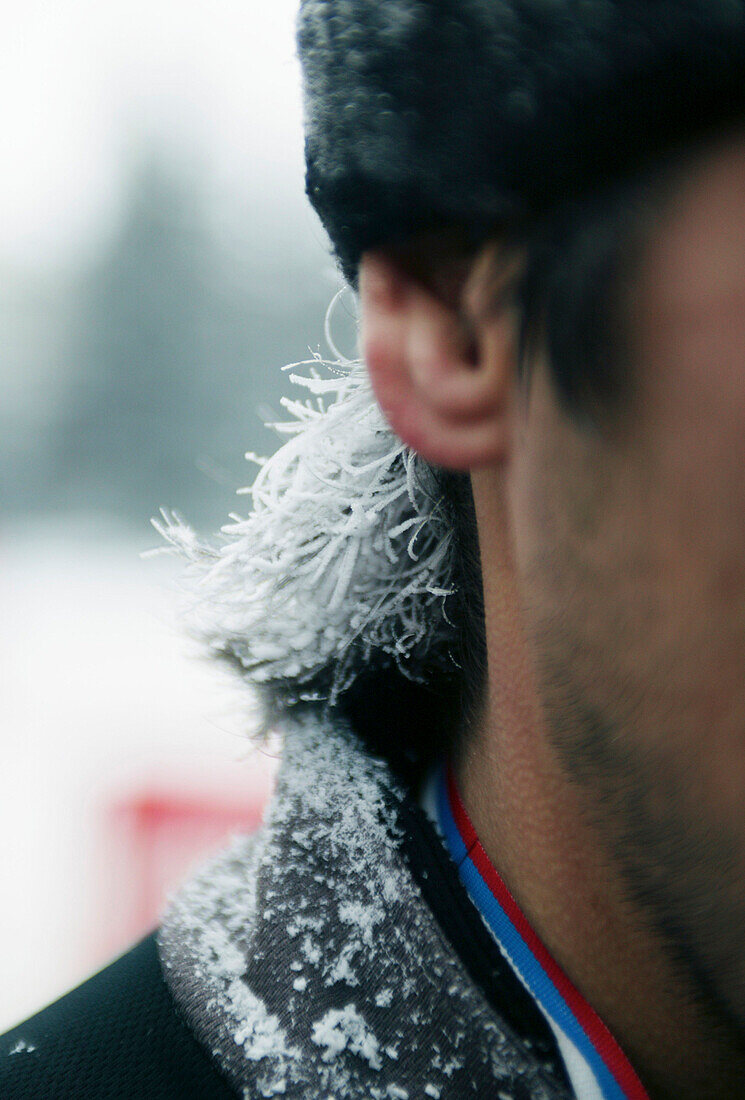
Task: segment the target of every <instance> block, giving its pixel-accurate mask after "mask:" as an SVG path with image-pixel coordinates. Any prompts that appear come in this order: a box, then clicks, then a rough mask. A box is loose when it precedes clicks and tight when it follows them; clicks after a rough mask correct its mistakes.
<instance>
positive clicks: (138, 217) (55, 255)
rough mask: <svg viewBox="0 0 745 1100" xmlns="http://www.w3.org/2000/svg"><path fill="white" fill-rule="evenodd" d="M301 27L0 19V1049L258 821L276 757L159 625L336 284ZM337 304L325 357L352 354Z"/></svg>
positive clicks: (114, 13) (92, 6)
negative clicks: (307, 140) (176, 534)
mask: <svg viewBox="0 0 745 1100" xmlns="http://www.w3.org/2000/svg"><path fill="white" fill-rule="evenodd" d="M295 8H296V0H272V3H259V2H258V0H241V2H240V3H236V2H233V0H212V2H211V3H209V4H205V3H203V2H198V0H179V2H178V3H176V2H175V0H126V3H125V2H124V0H108V2H107V3H106V4H101V3H100V2H98V0H96V2H93V0H55V3H54V4H52V3H50V2H49V0H26V2H25V3H24V4H23V5H20V4H19V3H18V2H17V0H14V2H13V3H10V2H8V0H0V20H1V23H2V27H1V33H0V43H1V45H0V97H1V99H2V102H3V105H4V110H3V124H2V127H0V163H2V165H3V168H2V172H0V275H1V278H0V357H1V359H0V364H1V368H0V369H1V377H2V392H1V395H0V600H1V602H0V607H1V608H2V615H3V629H2V631H0V728H1V733H2V749H3V751H2V768H0V825H1V827H2V838H3V840H2V846H1V847H0V853H1V855H0V875H1V876H2V900H3V904H2V906H0V976H1V979H2V980H0V1030H4V1029H5V1028H7V1027H9V1026H11V1025H12V1024H14V1023H16V1022H17V1021H19V1020H20V1019H22V1018H24V1017H25V1016H27V1015H29V1014H30V1013H31V1012H33V1011H35V1010H36V1009H37V1008H39V1007H41V1005H42V1004H44V1003H45V1002H47V1001H49V1000H51V999H53V998H54V997H56V996H58V995H60V994H61V993H63V992H64V991H65V990H66V989H68V988H69V987H71V986H72V985H74V984H77V982H79V981H80V980H81V979H82V978H84V977H85V976H87V975H88V974H89V973H91V972H92V971H93V970H94V969H96V968H97V967H99V966H100V965H102V964H103V963H105V962H106V961H107V960H108V959H110V958H112V957H113V956H114V955H115V954H117V953H118V952H120V951H121V950H124V949H125V948H126V947H127V946H128V945H129V944H130V943H132V942H134V940H135V939H136V938H138V936H139V935H141V934H143V933H144V932H146V931H147V930H148V929H149V928H150V927H152V926H153V925H154V924H155V922H156V920H157V914H158V912H159V911H160V909H161V908H162V905H163V902H164V900H165V898H166V897H167V894H168V892H169V890H171V889H173V888H174V886H175V885H176V884H177V883H178V882H179V881H180V880H181V879H182V878H183V877H184V875H185V874H186V873H188V871H189V870H190V869H191V868H192V867H193V866H194V864H195V863H198V862H199V861H200V860H201V859H203V858H204V857H205V855H206V854H207V853H208V852H210V851H211V850H212V849H214V848H215V846H220V844H221V843H223V842H224V841H225V839H226V837H227V836H228V835H229V834H230V833H231V832H234V831H238V830H245V829H251V828H254V827H256V825H257V824H258V822H259V821H260V817H261V812H262V809H263V806H264V804H265V801H266V798H267V795H268V793H269V791H270V788H271V783H272V776H273V774H274V770H275V766H276V751H275V749H274V748H273V747H272V746H271V745H270V746H268V747H267V748H265V749H263V750H261V751H256V750H252V749H251V747H250V745H249V742H248V740H247V736H246V734H247V731H248V730H249V729H250V725H251V701H250V699H249V698H248V697H247V696H246V695H245V694H244V692H243V691H242V690H239V689H238V687H237V686H236V685H235V684H233V683H232V682H230V681H228V680H226V679H225V678H224V675H223V674H221V673H219V672H218V671H217V670H216V669H213V668H212V667H210V666H209V664H208V663H207V662H205V661H202V660H200V659H199V657H198V655H196V654H195V651H194V648H193V646H190V644H189V643H188V641H187V640H186V639H185V637H184V636H183V632H182V631H181V630H180V628H179V625H178V621H177V618H176V605H177V597H176V594H175V588H176V584H177V580H178V576H179V573H180V571H181V565H180V563H179V562H178V561H177V560H176V559H173V558H172V557H169V556H162V555H159V556H155V557H145V558H143V557H142V554H143V552H144V551H147V550H149V549H151V548H153V547H157V546H158V545H159V536H158V535H157V534H156V532H155V531H154V530H153V528H152V527H151V525H150V517H152V516H156V515H157V514H158V511H159V509H160V508H162V507H165V508H168V509H176V510H177V511H178V512H180V513H182V514H183V515H184V516H185V517H186V518H187V519H188V520H189V521H190V522H191V523H193V524H194V525H195V526H196V527H197V528H198V529H199V530H200V531H201V532H202V533H207V534H209V533H212V532H215V531H217V529H218V528H219V527H220V526H221V525H222V524H223V523H225V522H227V520H228V514H229V513H230V512H232V511H238V512H241V513H242V512H244V511H245V507H246V501H245V498H237V497H236V496H235V492H236V490H237V489H238V488H239V487H241V486H243V485H245V484H247V483H250V481H251V480H252V479H253V476H254V474H255V467H254V466H253V465H251V464H249V463H247V462H246V461H245V460H244V458H243V455H244V453H245V452H246V451H254V452H257V453H259V454H266V453H269V452H271V451H272V450H273V449H275V448H276V446H277V445H278V443H279V439H278V437H277V435H276V434H275V433H273V432H272V431H271V430H270V429H268V428H266V427H265V426H264V421H272V420H273V419H274V420H281V419H284V416H283V413H282V409H281V406H280V398H281V397H282V395H283V394H289V393H290V391H291V386H290V383H289V381H288V378H287V375H286V373H283V372H282V369H281V368H282V367H283V365H285V364H287V363H290V362H294V361H297V360H303V359H306V358H308V356H309V355H310V354H311V353H313V352H316V351H319V350H320V351H321V353H322V354H326V353H327V351H328V349H327V348H326V347H325V343H324V320H325V316H326V311H327V308H328V306H329V303H330V301H331V300H332V298H333V297H334V295H335V293H336V292H337V291H338V290H339V288H340V286H341V283H340V279H339V276H338V275H337V273H336V270H335V267H334V264H333V262H332V260H331V259H330V257H329V254H328V248H327V243H326V240H325V237H324V234H323V231H322V229H321V227H320V225H319V223H318V222H317V221H316V219H315V216H314V215H313V213H312V211H311V208H310V206H309V205H308V203H307V200H306V199H305V196H304V192H303V157H302V110H301V96H300V87H299V71H298V66H297V62H296V59H295V46H294V19H295ZM353 306H354V303H353V301H352V299H351V296H350V297H349V298H342V299H341V301H340V304H339V306H338V307H337V309H336V310H335V316H334V326H335V327H334V335H335V338H336V340H337V342H338V343H339V345H340V346H341V347H342V349H343V350H344V351H346V352H347V353H351V352H352V351H353V346H354V322H353V316H352V314H353Z"/></svg>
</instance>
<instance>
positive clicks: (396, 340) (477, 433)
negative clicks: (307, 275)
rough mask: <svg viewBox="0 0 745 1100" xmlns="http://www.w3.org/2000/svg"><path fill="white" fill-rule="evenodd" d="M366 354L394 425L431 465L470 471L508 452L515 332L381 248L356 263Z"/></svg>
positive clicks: (375, 385)
mask: <svg viewBox="0 0 745 1100" xmlns="http://www.w3.org/2000/svg"><path fill="white" fill-rule="evenodd" d="M360 306H361V318H362V331H361V339H362V351H363V355H364V358H365V362H366V364H367V368H368V371H369V374H370V380H371V383H372V386H373V389H374V391H375V395H376V397H377V399H378V402H379V403H380V406H381V408H382V410H383V413H384V415H385V416H386V419H387V420H388V422H389V424H390V425H391V428H392V429H393V431H394V432H395V433H396V434H397V435H398V436H399V438H400V439H402V440H403V442H404V443H406V444H407V445H408V446H409V447H411V448H412V449H413V450H415V451H417V452H418V453H419V454H421V455H422V457H423V458H425V459H426V460H427V461H428V462H431V463H433V464H435V465H438V466H445V467H448V468H450V469H455V470H471V469H477V468H479V467H484V466H489V465H493V464H495V463H500V462H503V461H504V459H505V457H506V455H507V452H508V449H509V414H510V408H511V400H510V398H511V387H512V385H513V382H514V377H513V375H514V371H513V370H512V351H511V347H512V339H511V334H510V332H509V331H508V321H507V319H500V318H492V319H490V321H489V323H488V324H481V323H480V322H479V320H478V318H472V317H470V316H467V315H465V314H464V313H462V312H460V311H459V310H457V309H455V308H453V306H452V305H451V304H449V303H446V302H444V301H442V300H441V299H440V298H438V297H437V296H436V295H435V294H434V293H433V292H432V291H430V290H428V289H427V288H426V287H424V286H423V285H422V283H421V282H419V281H416V280H414V279H413V278H411V277H410V276H408V275H407V274H406V272H405V271H403V270H402V268H400V267H399V266H397V265H396V264H395V263H394V262H393V261H391V260H389V259H388V258H387V257H385V256H383V255H381V254H380V253H366V254H365V256H364V257H363V259H362V264H361V267H360Z"/></svg>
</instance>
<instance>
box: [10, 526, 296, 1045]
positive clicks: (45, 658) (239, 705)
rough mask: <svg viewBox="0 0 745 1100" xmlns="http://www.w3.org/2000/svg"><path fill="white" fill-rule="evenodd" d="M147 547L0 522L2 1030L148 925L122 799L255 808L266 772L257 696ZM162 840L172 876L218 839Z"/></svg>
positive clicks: (74, 530) (269, 766)
mask: <svg viewBox="0 0 745 1100" xmlns="http://www.w3.org/2000/svg"><path fill="white" fill-rule="evenodd" d="M157 542H158V539H157V536H156V535H155V534H154V535H153V540H152V545H157ZM146 545H147V535H145V536H144V537H143V540H142V542H141V543H140V544H139V545H133V544H132V542H131V541H122V540H121V538H118V537H117V536H116V534H115V533H114V532H111V531H109V532H107V533H104V532H102V530H101V524H100V522H96V521H94V520H91V519H88V520H81V521H79V522H77V523H76V524H75V525H70V524H68V525H67V526H52V525H50V526H45V527H35V528H33V529H31V528H27V529H23V530H21V529H16V530H10V529H8V528H7V527H6V528H3V527H2V525H0V607H2V631H1V633H0V730H1V731H2V748H3V754H2V760H3V766H2V769H0V828H1V830H2V836H3V837H4V838H5V843H4V844H3V845H2V847H0V881H2V883H3V894H2V897H3V904H2V906H0V953H1V955H2V957H1V958H0V974H2V982H0V1031H2V1030H5V1029H6V1028H7V1027H9V1026H11V1025H12V1024H14V1023H16V1022H17V1021H19V1020H20V1019H23V1018H24V1017H25V1016H27V1015H29V1014H30V1013H31V1012H32V1011H34V1010H36V1009H37V1008H38V1007H40V1006H41V1005H42V1004H43V1003H46V1002H47V1001H49V1000H50V999H53V998H54V997H56V996H58V995H60V994H61V993H62V992H64V991H65V990H66V989H68V988H70V987H71V986H72V985H74V984H76V983H77V982H78V981H80V980H81V979H82V978H83V977H84V976H86V975H87V974H88V973H90V972H92V971H93V970H94V969H96V968H97V967H98V966H100V965H102V964H103V963H104V962H105V961H106V960H107V959H108V958H110V957H112V956H113V955H114V954H116V953H117V952H118V951H119V950H122V949H123V948H124V947H126V946H127V942H131V940H132V939H133V938H134V937H135V935H136V934H138V931H139V929H138V926H137V921H138V920H139V921H140V923H141V921H142V913H141V912H140V913H139V915H138V914H137V913H135V912H134V909H133V908H132V906H129V908H128V899H129V897H130V895H131V896H132V897H134V895H135V894H136V893H137V892H138V891H139V892H140V894H141V887H142V883H136V882H134V881H133V878H132V876H134V875H136V874H138V872H137V870H136V867H135V865H134V864H133V861H132V851H131V850H129V849H128V847H127V846H128V844H129V845H130V848H131V843H133V841H132V837H127V836H125V837H124V839H123V840H122V838H121V836H119V837H117V835H116V831H115V830H112V819H113V818H112V815H113V808H114V807H116V806H117V805H121V804H122V803H131V802H132V800H133V799H135V798H138V797H140V798H141V797H150V796H152V795H153V794H157V795H158V796H159V797H161V798H163V797H165V798H166V800H169V799H170V800H171V801H172V802H178V801H179V800H181V802H182V803H183V802H184V801H185V802H186V804H187V805H189V804H191V805H200V806H202V807H205V806H206V807H207V808H208V809H209V807H213V808H214V809H215V811H216V816H217V817H218V818H219V816H220V812H221V811H222V810H225V812H226V813H228V814H229V813H230V812H233V813H234V815H237V816H240V815H241V813H242V810H243V808H244V807H245V810H246V814H247V817H250V816H251V814H252V813H253V812H254V811H255V808H256V806H257V805H260V804H261V803H263V801H264V800H265V798H266V795H267V792H268V790H269V787H270V784H271V776H272V774H273V771H274V767H275V764H276V761H275V760H274V759H272V758H271V757H270V756H269V755H267V754H266V753H260V752H256V751H253V750H251V748H250V746H249V744H248V742H247V740H246V731H247V730H248V729H249V727H250V705H249V703H248V700H247V699H246V698H245V696H243V694H242V693H239V692H238V691H237V690H236V689H235V688H234V687H232V686H231V684H230V682H229V681H227V680H226V679H225V678H224V675H223V674H220V673H218V672H216V671H215V669H214V668H212V667H211V666H209V664H207V663H206V662H200V660H199V659H198V658H197V657H196V656H195V655H194V652H193V649H191V648H190V646H189V644H188V643H186V642H185V640H184V638H183V635H182V634H180V633H179V631H178V627H177V625H175V623H174V621H173V620H174V615H173V608H174V606H175V596H174V594H173V591H172V590H171V588H170V587H169V585H170V584H171V582H172V580H173V578H174V577H176V576H177V575H178V571H179V566H178V563H177V562H175V561H174V560H173V559H170V558H167V557H159V558H154V559H153V558H150V559H147V560H142V559H141V558H140V556H139V552H140V550H141V549H143V548H144V546H146ZM182 832H183V831H182ZM192 834H193V835H192ZM166 839H167V840H171V839H172V840H174V842H175V852H176V854H175V855H174V852H173V851H171V853H170V855H169V856H168V859H170V864H169V866H168V868H167V870H166V871H165V872H164V873H165V878H166V885H167V886H169V887H170V886H173V885H175V881H174V880H177V879H178V878H180V877H183V874H184V873H185V871H186V868H187V867H188V866H189V865H191V864H192V863H193V862H194V861H195V860H198V858H199V857H200V855H201V854H203V852H204V850H205V849H206V848H209V846H210V845H209V844H208V843H207V839H206V837H205V835H204V828H203V827H202V826H199V825H197V826H195V827H194V828H193V829H192V833H191V834H189V833H188V829H187V830H186V832H183V835H182V836H181V837H179V836H176V837H174V838H168V837H167V838H166ZM213 844H214V837H213ZM171 847H172V848H173V844H172V845H171ZM129 887H131V889H129ZM155 889H156V892H157V890H158V889H159V887H158V885H157V884H156V888H155ZM151 893H152V887H151ZM130 910H131V911H130Z"/></svg>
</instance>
